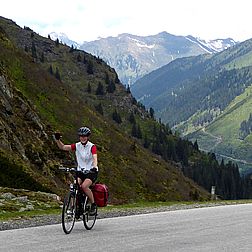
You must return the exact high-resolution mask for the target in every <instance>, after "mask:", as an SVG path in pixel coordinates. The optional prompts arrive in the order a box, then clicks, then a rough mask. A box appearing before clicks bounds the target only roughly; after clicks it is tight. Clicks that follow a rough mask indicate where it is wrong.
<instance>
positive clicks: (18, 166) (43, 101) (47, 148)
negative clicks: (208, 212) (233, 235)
mask: <svg viewBox="0 0 252 252" xmlns="http://www.w3.org/2000/svg"><path fill="white" fill-rule="evenodd" d="M0 48H1V50H0V58H1V63H0V87H1V89H0V90H1V92H0V102H1V103H0V105H1V113H0V126H1V130H0V133H1V145H0V147H1V149H0V165H1V174H0V176H1V180H0V181H1V185H3V186H10V185H11V184H8V181H13V179H15V183H13V186H15V187H23V186H24V187H25V188H27V189H39V190H42V189H43V190H47V191H52V192H55V193H58V194H61V195H62V194H63V193H64V192H65V190H66V185H65V184H66V181H67V180H68V177H67V176H65V175H64V174H60V173H59V171H58V169H57V167H58V165H59V164H60V163H65V164H66V165H74V159H73V157H72V156H71V155H69V154H68V153H64V152H62V151H60V150H58V149H57V148H56V145H55V143H54V142H53V141H52V139H51V134H52V132H53V131H55V130H59V131H61V132H62V133H63V141H64V142H65V143H71V142H73V141H76V140H77V139H76V130H77V129H78V128H79V127H80V126H82V125H88V126H89V127H90V128H91V129H92V132H93V134H92V141H93V142H95V143H96V144H97V147H98V153H99V154H98V155H99V167H100V180H101V181H103V182H105V183H106V184H107V185H108V186H109V188H110V196H111V201H112V203H122V202H127V201H136V200H162V201H163V200H188V199H192V198H193V199H196V198H197V199H203V198H204V199H205V198H207V197H208V193H207V192H206V191H205V190H203V189H202V188H200V187H199V186H197V185H196V184H195V183H194V182H193V181H192V180H190V179H188V178H186V177H184V175H183V174H182V172H181V170H180V169H178V164H176V163H175V162H173V161H169V160H167V161H164V160H163V159H162V158H161V157H160V156H157V155H155V154H153V153H152V152H151V151H150V150H149V149H148V148H143V147H142V145H141V141H140V140H138V139H137V138H135V137H132V136H131V134H130V133H131V128H132V124H131V123H130V121H129V119H128V118H129V116H130V115H131V114H133V115H134V119H135V120H136V121H137V123H138V125H141V128H142V129H144V128H146V129H147V130H146V133H148V135H149V136H150V137H151V133H150V132H148V130H149V129H152V128H155V127H157V128H158V127H160V126H159V125H158V123H157V122H156V121H154V120H153V119H152V118H151V117H150V114H149V113H148V112H147V111H146V110H144V109H143V108H142V107H141V106H139V105H138V104H137V103H136V101H135V99H134V98H133V97H132V95H131V94H130V93H129V92H127V90H126V89H125V87H124V86H123V85H122V84H121V83H119V81H118V77H117V74H116V73H115V71H114V70H113V69H112V68H111V67H109V66H108V65H106V64H105V63H104V62H103V61H102V60H100V59H98V58H96V57H93V56H92V55H90V54H88V53H85V52H83V51H80V50H73V49H72V48H70V47H68V46H65V45H62V44H61V43H58V42H57V41H52V40H50V39H48V38H43V37H40V36H39V35H38V34H36V33H35V32H34V31H32V30H31V29H29V28H28V27H25V28H24V29H21V28H20V27H18V26H17V25H16V24H15V23H14V22H12V21H11V20H8V19H5V18H0ZM98 91H99V92H98ZM98 108H99V109H98ZM115 112H117V115H118V114H119V115H120V118H121V122H120V123H119V122H118V121H117V122H116V121H115V118H114V117H113V116H112V115H114V114H115ZM133 126H134V125H133ZM138 129H139V127H138ZM170 137H171V136H170ZM177 140H178V139H176V138H175V137H174V141H177ZM18 174H21V175H22V176H21V175H18ZM25 175H26V176H25ZM29 176H30V177H31V180H30V183H26V182H27V181H28V180H27V179H26V178H28V177H29ZM35 181H36V182H35ZM36 185H37V187H36ZM41 188H42V189H41Z"/></svg>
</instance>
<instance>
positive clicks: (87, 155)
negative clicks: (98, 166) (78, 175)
mask: <svg viewBox="0 0 252 252" xmlns="http://www.w3.org/2000/svg"><path fill="white" fill-rule="evenodd" d="M93 145H94V144H93V143H91V142H89V141H88V142H87V143H86V145H83V144H82V143H81V142H78V143H76V144H75V154H76V158H77V163H78V167H77V171H81V169H83V168H84V169H85V170H90V169H91V168H92V167H94V164H93V155H92V152H91V148H92V147H93Z"/></svg>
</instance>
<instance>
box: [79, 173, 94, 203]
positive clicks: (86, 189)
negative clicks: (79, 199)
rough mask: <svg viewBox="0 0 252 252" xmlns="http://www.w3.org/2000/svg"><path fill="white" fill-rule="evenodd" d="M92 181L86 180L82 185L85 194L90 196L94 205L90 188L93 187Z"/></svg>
mask: <svg viewBox="0 0 252 252" xmlns="http://www.w3.org/2000/svg"><path fill="white" fill-rule="evenodd" d="M92 183H93V182H92V180H91V179H89V178H87V179H85V180H84V182H83V183H82V184H81V188H82V190H83V191H84V193H85V194H86V195H87V196H88V198H89V200H90V202H91V203H94V196H93V193H92V191H91V190H90V188H89V187H90V186H91V185H92Z"/></svg>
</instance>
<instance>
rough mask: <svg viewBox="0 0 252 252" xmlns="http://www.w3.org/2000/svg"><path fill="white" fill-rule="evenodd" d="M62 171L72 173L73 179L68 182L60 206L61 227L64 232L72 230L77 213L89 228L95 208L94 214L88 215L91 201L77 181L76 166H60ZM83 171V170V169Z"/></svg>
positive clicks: (88, 228)
mask: <svg viewBox="0 0 252 252" xmlns="http://www.w3.org/2000/svg"><path fill="white" fill-rule="evenodd" d="M59 169H60V170H62V171H65V172H70V173H74V181H73V183H71V184H70V188H69V192H68V193H67V194H66V196H65V199H64V204H63V208H62V228H63V230H64V232H65V233H66V234H70V233H71V231H72V230H73V227H74V223H75V220H76V219H77V217H78V216H77V215H79V216H80V217H82V220H83V224H84V227H85V228H86V229H87V230H91V229H92V228H93V226H94V224H95V222H96V218H97V208H96V210H95V214H92V215H90V209H91V202H90V201H89V198H88V196H87V195H86V194H85V193H84V192H83V190H82V189H81V187H80V185H79V184H78V182H77V176H76V172H77V168H69V167H60V168H59ZM84 172H85V171H84Z"/></svg>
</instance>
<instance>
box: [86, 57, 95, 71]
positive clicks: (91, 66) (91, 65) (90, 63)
mask: <svg viewBox="0 0 252 252" xmlns="http://www.w3.org/2000/svg"><path fill="white" fill-rule="evenodd" d="M87 73H88V74H94V64H93V62H92V61H91V60H90V61H88V65H87Z"/></svg>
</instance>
